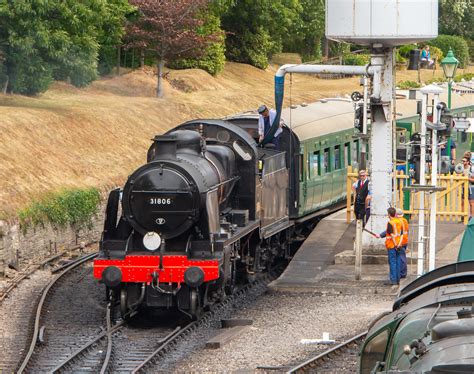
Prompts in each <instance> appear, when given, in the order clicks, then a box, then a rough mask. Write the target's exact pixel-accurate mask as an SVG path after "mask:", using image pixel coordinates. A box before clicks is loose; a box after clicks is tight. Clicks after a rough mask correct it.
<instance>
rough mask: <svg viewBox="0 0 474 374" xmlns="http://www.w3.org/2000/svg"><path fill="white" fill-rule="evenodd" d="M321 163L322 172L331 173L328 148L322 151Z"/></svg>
mask: <svg viewBox="0 0 474 374" xmlns="http://www.w3.org/2000/svg"><path fill="white" fill-rule="evenodd" d="M321 161H322V162H323V168H324V172H325V173H329V172H330V171H331V159H330V153H329V148H326V149H325V150H324V156H323V159H322V160H321Z"/></svg>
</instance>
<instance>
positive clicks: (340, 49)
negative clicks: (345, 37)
mask: <svg viewBox="0 0 474 374" xmlns="http://www.w3.org/2000/svg"><path fill="white" fill-rule="evenodd" d="M350 49H351V45H350V44H348V43H338V42H330V43H329V57H336V56H343V55H345V54H347V53H350Z"/></svg>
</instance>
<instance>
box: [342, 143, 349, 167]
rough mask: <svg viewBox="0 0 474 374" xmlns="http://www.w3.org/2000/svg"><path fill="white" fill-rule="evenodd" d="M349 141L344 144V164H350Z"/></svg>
mask: <svg viewBox="0 0 474 374" xmlns="http://www.w3.org/2000/svg"><path fill="white" fill-rule="evenodd" d="M350 144H351V143H346V144H344V166H349V165H350V164H351V146H350Z"/></svg>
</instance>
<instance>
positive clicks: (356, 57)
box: [342, 53, 370, 65]
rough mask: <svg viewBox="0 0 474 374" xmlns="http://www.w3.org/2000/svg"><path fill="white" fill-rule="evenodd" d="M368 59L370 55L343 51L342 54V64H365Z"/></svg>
mask: <svg viewBox="0 0 474 374" xmlns="http://www.w3.org/2000/svg"><path fill="white" fill-rule="evenodd" d="M369 60H370V55H366V54H355V53H344V55H343V56H342V63H343V65H367V64H368V63H369Z"/></svg>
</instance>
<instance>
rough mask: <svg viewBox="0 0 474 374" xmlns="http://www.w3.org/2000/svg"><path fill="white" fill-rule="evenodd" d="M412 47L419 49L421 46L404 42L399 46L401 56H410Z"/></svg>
mask: <svg viewBox="0 0 474 374" xmlns="http://www.w3.org/2000/svg"><path fill="white" fill-rule="evenodd" d="M412 49H419V48H418V47H417V46H416V44H404V45H402V46H400V47H399V48H398V53H399V54H400V56H401V57H404V58H409V57H410V51H411V50H412Z"/></svg>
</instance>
